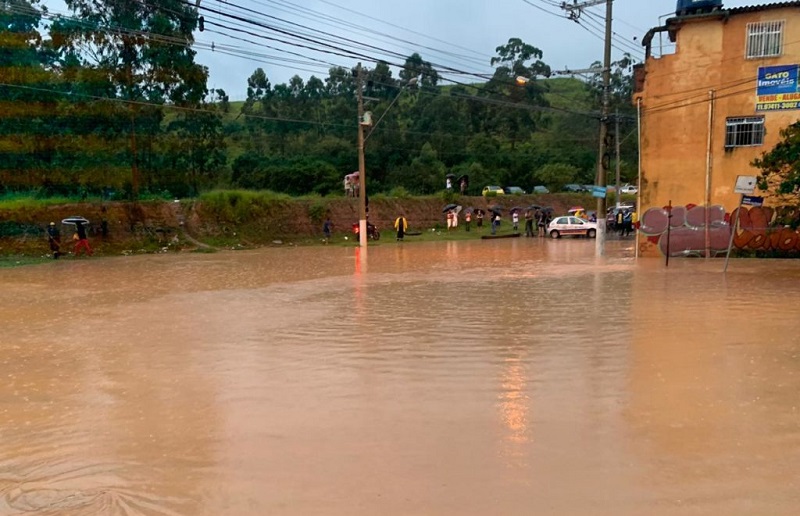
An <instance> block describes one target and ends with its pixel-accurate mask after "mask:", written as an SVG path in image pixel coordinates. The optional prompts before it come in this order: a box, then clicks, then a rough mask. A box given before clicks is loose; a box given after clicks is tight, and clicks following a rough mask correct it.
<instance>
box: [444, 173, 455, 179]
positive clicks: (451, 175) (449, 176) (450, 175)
mask: <svg viewBox="0 0 800 516" xmlns="http://www.w3.org/2000/svg"><path fill="white" fill-rule="evenodd" d="M444 177H445V179H446V178H450V179H455V178H456V175H455V174H447V175H446V176H444Z"/></svg>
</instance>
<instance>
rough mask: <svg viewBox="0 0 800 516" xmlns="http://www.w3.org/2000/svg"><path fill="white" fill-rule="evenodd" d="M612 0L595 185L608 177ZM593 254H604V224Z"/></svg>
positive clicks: (601, 204)
mask: <svg viewBox="0 0 800 516" xmlns="http://www.w3.org/2000/svg"><path fill="white" fill-rule="evenodd" d="M613 5H614V2H613V0H606V41H605V52H604V54H603V110H602V112H601V115H600V155H599V156H598V157H597V186H601V187H604V188H605V186H606V182H607V178H608V165H609V161H610V159H609V154H608V118H609V110H610V108H611V98H610V97H611V95H610V93H611V92H610V91H609V89H610V87H611V35H612V31H611V22H612V17H611V16H612V11H613ZM601 217H602V220H605V217H606V198H605V197H598V198H597V219H598V220H601ZM595 246H596V247H595V256H597V257H602V256H605V254H606V225H605V224H598V225H597V242H595Z"/></svg>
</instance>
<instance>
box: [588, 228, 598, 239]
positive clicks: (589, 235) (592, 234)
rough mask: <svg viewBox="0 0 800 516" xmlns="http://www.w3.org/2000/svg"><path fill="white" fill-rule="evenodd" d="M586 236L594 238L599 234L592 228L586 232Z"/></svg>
mask: <svg viewBox="0 0 800 516" xmlns="http://www.w3.org/2000/svg"><path fill="white" fill-rule="evenodd" d="M586 236H587V237H589V238H594V237H596V236H597V231H595V230H593V229H590V230H589V231H587V232H586Z"/></svg>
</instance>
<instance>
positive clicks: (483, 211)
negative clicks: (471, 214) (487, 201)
mask: <svg viewBox="0 0 800 516" xmlns="http://www.w3.org/2000/svg"><path fill="white" fill-rule="evenodd" d="M475 213H480V214H481V215H486V210H482V209H480V208H476V209H475Z"/></svg>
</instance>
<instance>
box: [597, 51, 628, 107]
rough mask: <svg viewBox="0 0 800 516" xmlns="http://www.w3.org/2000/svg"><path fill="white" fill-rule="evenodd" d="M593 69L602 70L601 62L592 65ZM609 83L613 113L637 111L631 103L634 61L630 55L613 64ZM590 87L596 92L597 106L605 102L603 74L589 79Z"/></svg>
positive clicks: (599, 73)
mask: <svg viewBox="0 0 800 516" xmlns="http://www.w3.org/2000/svg"><path fill="white" fill-rule="evenodd" d="M592 68H596V69H598V70H601V69H602V68H603V64H602V63H601V62H600V61H595V62H594V63H592ZM610 79H611V80H610V82H609V89H608V94H609V105H610V107H611V112H614V111H619V112H620V113H622V114H632V113H634V112H635V111H636V108H635V106H634V105H633V103H632V102H631V99H632V98H633V59H632V58H631V56H630V54H625V55H624V56H623V57H622V59H620V60H619V61H614V62H613V63H611V77H610ZM589 87H590V88H591V90H592V91H593V92H594V96H595V100H596V102H597V105H598V106H600V105H602V102H603V73H602V72H597V73H594V74H592V75H591V77H590V78H589Z"/></svg>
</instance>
